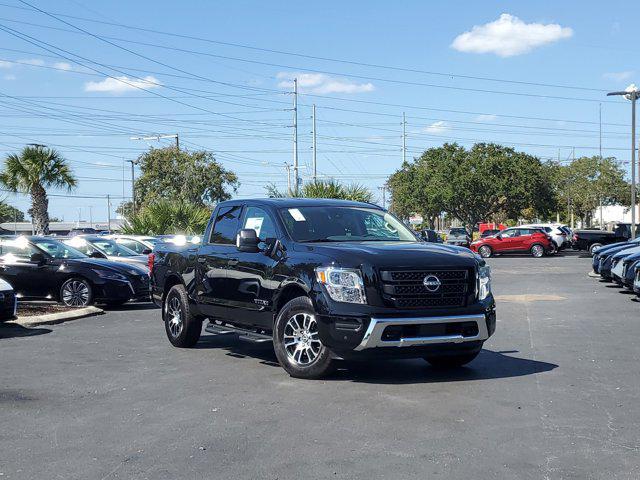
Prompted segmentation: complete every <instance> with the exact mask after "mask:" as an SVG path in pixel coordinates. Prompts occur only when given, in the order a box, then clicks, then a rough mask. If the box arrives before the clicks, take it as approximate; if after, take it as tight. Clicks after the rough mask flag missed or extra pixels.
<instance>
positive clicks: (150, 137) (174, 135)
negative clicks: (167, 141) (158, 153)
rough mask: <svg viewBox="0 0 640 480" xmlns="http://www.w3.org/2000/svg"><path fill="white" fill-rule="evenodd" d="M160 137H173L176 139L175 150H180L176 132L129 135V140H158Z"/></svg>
mask: <svg viewBox="0 0 640 480" xmlns="http://www.w3.org/2000/svg"><path fill="white" fill-rule="evenodd" d="M161 138H174V139H175V140H176V150H180V138H179V135H178V134H177V133H172V134H169V135H147V136H143V137H129V140H157V141H158V142H159V141H160V139H161Z"/></svg>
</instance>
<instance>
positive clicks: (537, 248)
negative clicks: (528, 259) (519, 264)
mask: <svg viewBox="0 0 640 480" xmlns="http://www.w3.org/2000/svg"><path fill="white" fill-rule="evenodd" d="M530 251H531V255H532V256H534V257H535V258H540V257H543V256H544V247H543V246H542V245H540V244H539V243H536V244H534V245H532V246H531V250H530Z"/></svg>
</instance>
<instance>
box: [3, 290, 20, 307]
mask: <svg viewBox="0 0 640 480" xmlns="http://www.w3.org/2000/svg"><path fill="white" fill-rule="evenodd" d="M15 301H16V295H15V293H14V292H3V293H2V297H1V298H0V305H1V306H2V308H13V305H14V303H15Z"/></svg>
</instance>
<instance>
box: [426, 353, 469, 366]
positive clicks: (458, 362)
mask: <svg viewBox="0 0 640 480" xmlns="http://www.w3.org/2000/svg"><path fill="white" fill-rule="evenodd" d="M479 353H480V350H478V351H477V352H472V353H462V354H460V355H447V356H442V357H430V356H426V357H424V359H425V360H426V361H427V362H429V363H430V364H431V366H432V367H435V368H456V367H462V366H463V365H466V364H467V363H469V362H471V361H473V360H475V358H476V357H477V356H478V354H479Z"/></svg>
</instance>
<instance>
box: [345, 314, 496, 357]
mask: <svg viewBox="0 0 640 480" xmlns="http://www.w3.org/2000/svg"><path fill="white" fill-rule="evenodd" d="M457 322H476V323H477V325H478V335H475V336H473V337H463V336H462V335H441V336H435V337H409V338H401V339H400V340H382V332H384V329H385V328H386V327H388V326H389V325H426V324H434V323H457ZM487 338H489V332H488V331H487V321H486V319H485V316H484V315H483V314H479V315H454V316H447V317H408V318H374V317H372V318H371V322H369V327H368V328H367V331H366V332H365V333H364V337H362V341H361V342H360V344H359V345H358V346H357V347H356V348H355V349H354V350H357V351H360V350H364V349H366V348H376V347H411V346H416V345H431V344H434V343H464V342H476V341H479V340H486V339H487Z"/></svg>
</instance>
